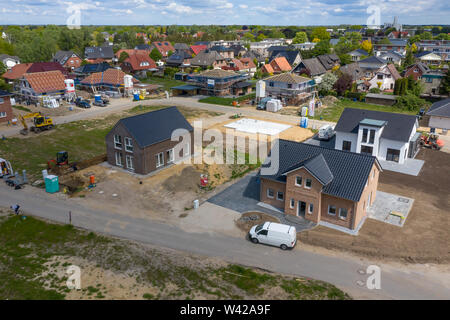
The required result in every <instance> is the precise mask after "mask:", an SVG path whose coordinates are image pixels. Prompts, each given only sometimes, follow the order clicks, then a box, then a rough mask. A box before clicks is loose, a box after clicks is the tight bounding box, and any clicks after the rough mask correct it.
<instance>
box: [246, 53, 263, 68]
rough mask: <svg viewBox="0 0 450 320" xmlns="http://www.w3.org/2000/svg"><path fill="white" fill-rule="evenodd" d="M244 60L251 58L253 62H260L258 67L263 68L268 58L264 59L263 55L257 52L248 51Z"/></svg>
mask: <svg viewBox="0 0 450 320" xmlns="http://www.w3.org/2000/svg"><path fill="white" fill-rule="evenodd" d="M242 57H243V58H249V59H252V60H255V59H256V61H257V62H258V66H261V65H263V64H264V63H265V61H266V58H264V57H263V56H262V55H260V54H259V53H258V52H256V51H247V52H246V53H245V54H244V55H243V56H242Z"/></svg>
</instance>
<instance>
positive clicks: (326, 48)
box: [311, 40, 331, 57]
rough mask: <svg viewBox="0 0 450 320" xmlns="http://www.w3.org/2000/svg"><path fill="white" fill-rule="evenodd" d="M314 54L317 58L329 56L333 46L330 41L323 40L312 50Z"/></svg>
mask: <svg viewBox="0 0 450 320" xmlns="http://www.w3.org/2000/svg"><path fill="white" fill-rule="evenodd" d="M311 52H312V54H313V55H314V56H315V57H317V56H320V55H323V54H329V53H330V52H331V46H330V41H329V40H322V41H320V42H318V43H317V44H316V46H315V47H314V49H312V50H311Z"/></svg>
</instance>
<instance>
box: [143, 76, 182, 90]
mask: <svg viewBox="0 0 450 320" xmlns="http://www.w3.org/2000/svg"><path fill="white" fill-rule="evenodd" d="M142 82H144V83H151V84H159V85H161V86H163V89H164V90H169V89H170V88H172V87H176V86H181V85H184V84H186V82H183V81H179V80H174V79H169V78H161V77H148V78H147V79H145V80H142Z"/></svg>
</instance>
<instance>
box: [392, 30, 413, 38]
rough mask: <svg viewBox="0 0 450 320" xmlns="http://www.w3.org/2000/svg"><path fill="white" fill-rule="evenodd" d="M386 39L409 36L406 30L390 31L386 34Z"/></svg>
mask: <svg viewBox="0 0 450 320" xmlns="http://www.w3.org/2000/svg"><path fill="white" fill-rule="evenodd" d="M387 37H388V39H406V38H409V37H410V35H409V32H408V31H392V32H391V33H389V34H388V35H387Z"/></svg>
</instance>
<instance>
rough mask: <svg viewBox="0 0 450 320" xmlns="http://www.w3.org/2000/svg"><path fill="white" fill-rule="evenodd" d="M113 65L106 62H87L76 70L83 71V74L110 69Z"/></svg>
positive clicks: (77, 71)
mask: <svg viewBox="0 0 450 320" xmlns="http://www.w3.org/2000/svg"><path fill="white" fill-rule="evenodd" d="M111 68H112V67H111V66H110V65H109V64H108V63H106V62H102V63H90V64H85V65H84V66H81V67H78V68H76V69H75V70H74V72H76V73H83V74H89V73H95V72H103V71H106V70H108V69H111Z"/></svg>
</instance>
